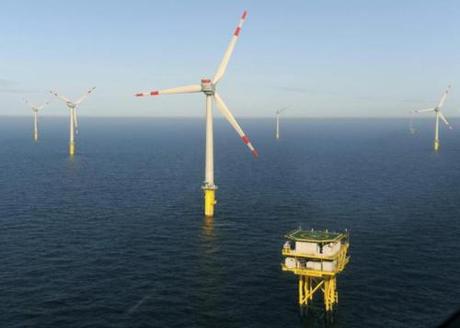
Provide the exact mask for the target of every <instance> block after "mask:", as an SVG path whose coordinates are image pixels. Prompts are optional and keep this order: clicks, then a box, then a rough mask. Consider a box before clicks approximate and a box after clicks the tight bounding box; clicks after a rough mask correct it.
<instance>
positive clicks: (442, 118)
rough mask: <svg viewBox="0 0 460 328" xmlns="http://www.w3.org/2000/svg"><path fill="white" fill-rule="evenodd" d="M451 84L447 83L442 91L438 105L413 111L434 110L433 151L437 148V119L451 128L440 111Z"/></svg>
mask: <svg viewBox="0 0 460 328" xmlns="http://www.w3.org/2000/svg"><path fill="white" fill-rule="evenodd" d="M450 88H451V86H450V85H449V86H448V87H447V89H446V91H444V93H443V95H442V97H441V100H440V101H439V104H438V106H436V107H434V108H427V109H420V110H415V111H414V112H415V113H425V112H435V114H436V125H435V130H434V131H435V132H434V143H433V148H434V150H435V151H438V150H439V119H441V120H442V121H443V122H444V124H445V125H446V126H447V127H448V128H449V129H452V126H450V124H449V122H448V121H447V119H446V117H445V116H444V114H443V113H442V112H441V108H442V106H444V102H445V101H446V99H447V96H448V95H449V91H450Z"/></svg>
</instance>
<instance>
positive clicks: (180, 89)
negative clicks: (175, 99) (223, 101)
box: [135, 84, 201, 97]
mask: <svg viewBox="0 0 460 328" xmlns="http://www.w3.org/2000/svg"><path fill="white" fill-rule="evenodd" d="M196 92H201V85H199V84H193V85H187V86H183V87H177V88H172V89H164V90H152V91H149V92H139V93H136V95H135V96H136V97H146V96H159V95H173V94H179V93H196Z"/></svg>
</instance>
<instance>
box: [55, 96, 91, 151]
mask: <svg viewBox="0 0 460 328" xmlns="http://www.w3.org/2000/svg"><path fill="white" fill-rule="evenodd" d="M94 89H96V87H92V88H91V89H89V90H88V91H87V92H86V93H85V94H84V95H83V96H82V97H80V99H78V100H77V101H70V100H69V99H68V98H66V97H64V96H62V95H59V94H58V93H57V92H56V91H52V90H51V91H50V93H51V94H52V95H55V96H56V97H57V98H59V99H61V100H62V101H64V103H65V104H66V106H67V108H68V109H69V113H70V141H69V154H70V156H73V155H75V134H78V119H77V108H78V106H80V104H81V103H82V102H83V100H85V99H86V98H87V97H88V96H89V95H90V94H91V93H92V92H93V90H94Z"/></svg>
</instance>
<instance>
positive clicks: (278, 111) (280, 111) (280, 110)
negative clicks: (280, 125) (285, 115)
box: [276, 107, 289, 114]
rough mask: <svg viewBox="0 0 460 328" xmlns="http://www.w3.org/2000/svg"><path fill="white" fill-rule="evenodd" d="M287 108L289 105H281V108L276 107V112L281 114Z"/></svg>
mask: <svg viewBox="0 0 460 328" xmlns="http://www.w3.org/2000/svg"><path fill="white" fill-rule="evenodd" d="M288 108H289V107H283V108H281V109H278V110H277V111H276V112H277V113H278V114H281V113H282V112H284V111H285V110H286V109H288Z"/></svg>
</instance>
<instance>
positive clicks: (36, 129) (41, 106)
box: [24, 99, 49, 142]
mask: <svg viewBox="0 0 460 328" xmlns="http://www.w3.org/2000/svg"><path fill="white" fill-rule="evenodd" d="M24 102H25V103H26V104H27V105H29V106H30V108H32V112H33V114H34V141H35V142H38V111H40V110H42V109H43V108H44V107H45V106H46V105H48V103H49V101H47V102H45V103H43V104H41V105H40V106H35V105H34V104H32V103H30V102H29V101H28V100H27V99H24Z"/></svg>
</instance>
